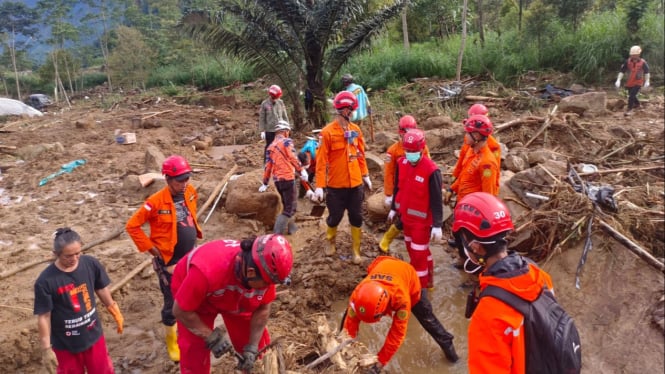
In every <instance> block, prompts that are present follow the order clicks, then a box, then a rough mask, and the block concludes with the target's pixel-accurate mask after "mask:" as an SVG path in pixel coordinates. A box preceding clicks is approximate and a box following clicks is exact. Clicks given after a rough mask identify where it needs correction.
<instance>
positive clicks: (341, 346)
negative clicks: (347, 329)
mask: <svg viewBox="0 0 665 374" xmlns="http://www.w3.org/2000/svg"><path fill="white" fill-rule="evenodd" d="M355 341H356V339H346V340H345V341H343V342H342V343H341V344H340V345H338V346H337V347H335V349H333V350H332V351H330V352H328V353H326V354H324V355H323V356H320V357H319V358H317V359H316V360H314V361H312V362H310V363H309V364H307V366H305V369H311V368H313V367H315V366H316V365H318V364H320V363H322V362H323V361H325V360H327V359H329V358H330V357H332V356H334V355H335V354H336V353H337V352H339V351H341V350H342V348H344V347H345V346H346V345H347V344H349V343H353V342H355Z"/></svg>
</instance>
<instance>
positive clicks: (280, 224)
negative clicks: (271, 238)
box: [272, 214, 289, 235]
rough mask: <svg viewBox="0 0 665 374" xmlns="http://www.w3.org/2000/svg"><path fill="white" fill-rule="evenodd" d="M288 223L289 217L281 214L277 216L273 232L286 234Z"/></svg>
mask: <svg viewBox="0 0 665 374" xmlns="http://www.w3.org/2000/svg"><path fill="white" fill-rule="evenodd" d="M288 224H289V217H287V216H285V215H283V214H280V215H278V216H277V220H275V226H274V227H273V230H272V232H273V233H275V234H280V235H284V231H286V225H288Z"/></svg>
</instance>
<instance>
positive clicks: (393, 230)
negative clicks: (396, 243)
mask: <svg viewBox="0 0 665 374" xmlns="http://www.w3.org/2000/svg"><path fill="white" fill-rule="evenodd" d="M400 231H401V230H400V229H398V228H397V226H395V224H392V225H390V228H388V231H386V232H385V233H384V234H383V237H382V238H381V241H380V242H379V248H381V252H383V253H388V250H389V249H390V243H392V242H393V239H395V237H396V236H397V235H399V233H400Z"/></svg>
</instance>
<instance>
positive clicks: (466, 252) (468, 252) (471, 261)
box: [463, 243, 483, 274]
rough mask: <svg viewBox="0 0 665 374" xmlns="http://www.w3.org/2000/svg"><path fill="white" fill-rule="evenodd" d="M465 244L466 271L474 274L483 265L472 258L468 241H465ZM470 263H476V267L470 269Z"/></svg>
mask: <svg viewBox="0 0 665 374" xmlns="http://www.w3.org/2000/svg"><path fill="white" fill-rule="evenodd" d="M463 246H464V254H465V255H466V261H464V271H465V272H466V273H469V274H473V273H475V272H477V271H478V270H480V269H481V268H482V267H483V266H482V265H481V264H479V263H477V262H476V261H474V260H472V259H471V254H470V251H469V250H468V249H467V248H466V243H464V245H463ZM469 263H472V264H473V265H475V267H474V268H473V269H469V268H468V266H467V265H468V264H469Z"/></svg>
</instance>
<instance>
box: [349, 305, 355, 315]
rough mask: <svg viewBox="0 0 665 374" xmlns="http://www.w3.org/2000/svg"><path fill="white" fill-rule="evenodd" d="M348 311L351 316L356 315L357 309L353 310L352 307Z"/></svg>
mask: <svg viewBox="0 0 665 374" xmlns="http://www.w3.org/2000/svg"><path fill="white" fill-rule="evenodd" d="M348 313H349V317H355V316H356V311H355V310H353V308H352V307H350V308H349V311H348Z"/></svg>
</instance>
